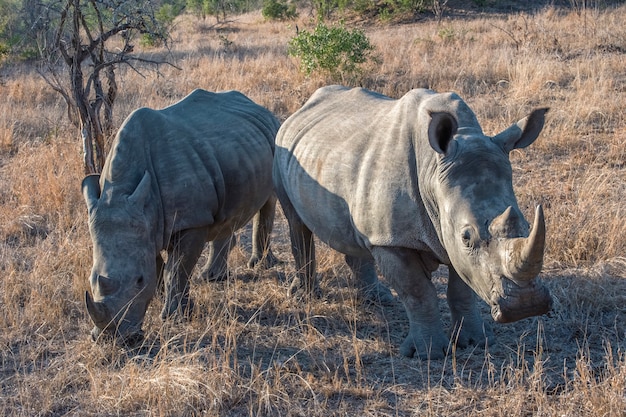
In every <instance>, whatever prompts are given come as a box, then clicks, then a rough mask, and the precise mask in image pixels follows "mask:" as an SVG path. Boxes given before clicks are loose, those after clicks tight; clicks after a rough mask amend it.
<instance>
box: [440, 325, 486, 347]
mask: <svg viewBox="0 0 626 417" xmlns="http://www.w3.org/2000/svg"><path fill="white" fill-rule="evenodd" d="M459 327H460V328H459ZM450 339H451V340H452V343H453V344H456V347H457V348H459V349H464V348H466V347H469V346H481V345H482V346H485V345H486V344H488V343H492V342H493V341H494V340H495V336H494V334H493V331H492V330H491V326H489V325H488V324H487V323H485V322H483V321H482V320H480V319H478V320H463V321H462V322H461V323H456V324H455V325H454V326H453V327H452V328H451V329H450Z"/></svg>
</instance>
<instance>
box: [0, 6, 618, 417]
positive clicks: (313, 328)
mask: <svg viewBox="0 0 626 417" xmlns="http://www.w3.org/2000/svg"><path fill="white" fill-rule="evenodd" d="M625 18H626V7H623V6H622V7H620V8H618V9H616V10H612V11H610V12H593V11H590V12H588V13H587V14H585V15H584V16H581V15H578V14H575V13H564V12H562V11H559V10H557V9H546V10H543V11H541V12H539V13H536V14H533V15H527V14H514V15H507V16H476V17H467V18H465V19H462V20H444V21H443V22H442V23H441V24H440V25H437V24H436V23H434V22H433V23H431V22H421V23H419V24H411V25H399V26H375V27H367V28H366V31H367V34H368V36H369V37H370V39H371V40H372V42H373V43H374V44H375V45H377V53H378V58H379V60H378V61H379V63H378V64H376V65H372V67H371V68H370V69H369V71H368V72H367V73H366V75H364V76H363V78H362V79H361V80H359V83H360V84H362V85H363V86H365V87H369V88H371V89H375V90H377V91H380V92H382V93H385V94H388V95H391V96H395V97H398V96H401V95H402V94H404V93H405V92H406V91H407V90H409V89H411V88H415V87H430V88H433V89H436V90H440V91H444V90H454V91H456V92H458V93H459V94H460V95H461V96H462V97H464V98H465V99H466V101H467V102H468V103H469V104H470V106H472V108H473V109H474V110H475V112H476V114H477V116H478V118H479V120H480V121H481V123H482V125H483V127H484V129H485V131H486V132H488V133H495V132H496V131H498V130H500V129H502V128H504V127H506V126H508V124H510V123H511V122H514V121H516V120H517V119H519V118H521V117H523V116H524V115H525V114H526V113H527V112H528V111H529V110H530V109H531V108H532V107H534V106H549V107H551V111H550V113H549V114H548V122H547V126H546V129H545V131H544V133H543V134H542V137H541V138H540V140H539V141H538V143H537V144H535V145H533V146H532V147H530V148H528V149H525V150H522V151H516V152H515V153H514V154H513V155H512V161H513V165H514V171H515V187H516V190H517V194H518V197H519V199H520V204H521V206H522V209H523V210H524V211H525V212H526V213H527V214H528V215H532V207H533V206H534V205H535V204H537V203H541V204H543V205H544V208H545V212H546V216H547V226H548V233H549V239H548V241H549V246H548V249H547V257H546V268H545V270H544V273H543V277H544V279H545V281H546V282H547V284H548V285H549V286H550V288H551V290H552V293H553V294H554V297H555V308H554V312H553V313H552V314H551V315H550V316H549V317H541V318H534V319H526V320H523V321H521V322H518V323H515V324H512V325H506V326H497V325H494V330H495V332H496V335H497V337H498V343H496V344H495V345H493V346H489V348H487V349H485V348H482V347H480V348H475V349H470V350H464V351H452V352H451V353H450V355H449V356H448V358H447V359H446V360H444V361H436V362H432V363H429V362H427V361H420V360H417V359H406V358H403V357H400V356H399V355H398V351H397V349H398V345H399V343H400V342H401V340H402V339H403V337H404V335H405V332H406V330H407V326H408V324H407V322H406V318H405V314H404V312H403V310H402V307H401V306H400V305H399V304H396V305H394V306H391V307H389V308H380V307H377V306H373V305H369V304H366V303H363V302H361V301H360V300H359V299H358V298H357V297H356V291H355V289H354V288H353V286H352V283H351V281H350V280H349V277H348V275H349V274H348V269H347V268H346V267H345V266H344V265H343V263H342V262H341V256H339V255H337V254H336V253H334V252H332V251H330V250H329V249H327V248H324V247H320V249H319V252H320V255H319V256H320V266H319V272H320V274H321V276H322V287H323V292H324V298H323V299H322V300H315V301H312V302H311V303H309V304H298V303H296V302H294V301H293V300H290V299H289V298H288V297H286V287H287V281H288V280H289V279H290V277H291V276H293V274H294V271H293V263H292V260H291V255H290V253H289V250H288V243H287V239H286V230H285V222H284V220H283V219H282V218H280V217H279V219H278V222H277V225H276V232H275V233H274V242H275V243H274V245H275V250H276V252H277V253H278V254H279V256H280V257H281V258H282V259H283V260H284V261H286V263H285V264H283V265H281V266H279V267H277V268H275V269H273V270H270V271H267V272H261V273H256V272H254V271H250V270H248V269H246V268H244V267H242V266H241V265H244V264H245V259H246V256H247V255H246V252H247V251H248V250H249V245H248V243H249V237H248V235H249V231H248V230H246V231H244V232H242V234H241V237H240V243H241V244H240V245H239V246H238V248H237V249H236V250H235V251H234V253H233V255H232V256H231V264H232V269H233V272H234V277H233V279H231V280H229V281H228V282H225V283H220V284H207V283H202V282H199V281H198V280H196V281H194V282H193V288H192V295H193V296H194V298H195V299H196V302H197V303H196V304H197V306H198V308H197V311H196V312H195V315H194V318H193V320H191V321H190V322H188V323H172V322H165V323H163V322H161V320H160V318H159V317H158V311H159V310H160V304H161V301H160V300H155V301H154V302H153V303H152V305H151V307H150V309H149V311H148V315H147V320H146V323H145V325H144V328H145V330H146V331H147V339H146V343H145V344H144V346H143V347H142V348H141V349H139V351H137V352H126V351H122V350H119V349H117V348H114V347H112V346H108V345H94V344H93V343H91V342H90V341H89V340H88V331H89V329H90V323H89V319H88V317H87V316H86V314H85V309H84V307H83V302H82V299H83V294H84V291H85V290H86V289H87V287H88V283H87V279H86V277H87V274H88V271H89V268H90V266H91V255H90V253H91V251H90V245H91V244H90V240H89V236H88V232H87V228H86V222H85V220H86V213H85V209H84V203H83V201H82V198H81V195H80V190H79V184H80V181H81V176H82V167H81V166H80V164H81V158H80V146H79V143H78V140H77V134H76V132H75V131H73V130H72V128H71V126H69V124H68V122H67V121H66V117H65V109H64V105H63V103H62V101H61V100H60V98H59V97H58V96H56V95H55V94H54V93H53V92H51V90H50V89H49V88H47V87H46V85H45V84H44V83H43V81H42V80H41V79H40V78H38V77H37V76H36V75H35V74H34V73H33V72H32V71H31V70H30V69H29V68H28V66H27V65H15V66H10V67H6V66H5V67H4V68H2V69H1V70H0V72H1V73H0V81H1V83H0V107H1V108H2V112H0V273H1V274H2V277H1V279H0V311H1V315H0V414H3V415H7V416H32V415H81V416H83V415H94V416H105V415H146V416H147V415H163V416H178V415H210V416H217V415H229V416H252V415H253V416H257V415H267V416H278V415H281V416H344V415H363V416H411V415H420V416H422V415H424V416H465V415H481V416H500V415H511V416H528V415H540V416H564V415H566V416H592V415H593V416H596V415H598V416H624V415H625V412H626V411H625V410H626V397H625V396H626V387H625V385H626V356H625V349H626V346H625V343H626V257H625V256H626V239H624V236H626V222H625V221H624V216H625V215H626V210H625V207H626V206H625V203H624V198H626V164H625V161H626V150H625V149H626V148H625V147H624V143H625V141H626V113H625V110H624V109H626V70H625V69H624V64H623V62H624V53H625V51H626V27H625V26H624V25H623V21H624V19H625ZM297 23H298V25H299V26H300V27H306V26H307V25H309V24H310V23H311V22H308V21H307V20H306V19H305V18H302V20H301V21H299V22H297ZM294 34H295V28H294V24H293V23H291V24H288V23H267V22H262V20H261V18H260V15H258V14H254V15H248V16H243V17H241V18H238V19H237V20H236V21H234V22H232V23H231V24H229V25H227V26H224V27H222V28H220V30H216V28H214V27H210V26H209V25H208V24H207V23H201V22H198V21H195V20H194V19H191V18H186V19H181V20H180V21H179V22H178V27H177V30H176V32H175V40H176V42H177V43H176V45H175V48H174V49H173V51H172V57H173V59H175V61H176V64H177V65H178V66H180V67H181V68H182V70H181V71H179V70H176V69H174V68H169V67H162V68H161V73H160V75H159V76H152V75H151V74H149V73H148V72H146V73H144V76H141V75H139V74H137V73H136V72H133V71H129V70H125V71H120V73H119V75H120V80H119V85H120V87H121V91H122V94H121V96H120V98H119V102H118V105H117V107H116V115H117V118H118V120H117V122H118V123H121V121H122V119H123V118H124V117H125V116H126V115H127V114H128V113H129V112H130V111H131V110H133V109H135V108H137V107H140V106H152V107H163V106H166V105H168V104H171V103H172V102H174V101H176V100H178V99H179V98H181V97H182V96H184V95H186V94H187V93H188V92H189V91H190V90H192V89H193V88H196V87H201V88H205V89H209V90H224V89H237V90H241V91H242V92H244V93H245V94H247V95H249V96H250V97H251V98H253V99H254V100H256V101H257V102H259V103H261V104H263V105H265V106H267V107H268V108H269V109H270V110H272V111H274V112H275V113H276V114H277V115H278V116H279V117H280V118H282V119H284V118H286V117H287V116H288V115H289V114H291V113H292V112H293V111H295V110H296V109H297V108H298V107H299V106H300V105H301V104H302V103H303V102H304V101H305V100H306V99H307V98H308V97H309V96H310V94H311V93H312V92H313V91H314V90H315V89H316V88H317V87H319V86H321V85H324V84H327V83H330V82H332V80H326V79H323V78H320V77H318V78H315V77H314V78H311V79H307V78H305V77H304V76H303V75H302V74H301V73H299V72H298V68H297V63H296V62H295V61H294V60H292V59H291V58H289V57H288V56H287V55H286V47H287V46H286V45H287V41H288V39H289V38H290V37H292V36H293V35H294ZM145 53H146V54H165V53H166V51H161V50H149V51H145ZM444 272H445V271H443V270H442V271H441V273H438V274H437V275H436V276H435V278H434V280H435V283H436V285H437V286H438V287H440V294H442V295H441V297H442V299H441V303H442V304H441V308H442V311H444V321H446V322H449V317H448V316H446V314H447V313H446V311H447V309H446V308H445V300H444V298H443V297H444V295H443V294H444V293H445V291H443V287H444V286H445V278H443V276H444V274H443V273H444ZM483 313H484V315H485V317H486V318H487V320H489V318H488V311H487V308H486V307H485V310H484V312H483Z"/></svg>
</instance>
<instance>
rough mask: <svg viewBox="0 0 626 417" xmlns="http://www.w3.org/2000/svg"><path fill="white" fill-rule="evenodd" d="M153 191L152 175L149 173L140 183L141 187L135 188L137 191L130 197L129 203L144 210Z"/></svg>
mask: <svg viewBox="0 0 626 417" xmlns="http://www.w3.org/2000/svg"><path fill="white" fill-rule="evenodd" d="M150 190H151V180H150V174H149V173H148V171H146V172H144V174H143V177H142V178H141V181H139V185H137V188H135V191H133V193H132V194H131V195H130V196H129V197H128V201H129V202H130V203H131V204H133V205H135V206H136V207H138V208H139V209H143V208H144V205H145V203H146V200H147V199H148V196H149V195H150Z"/></svg>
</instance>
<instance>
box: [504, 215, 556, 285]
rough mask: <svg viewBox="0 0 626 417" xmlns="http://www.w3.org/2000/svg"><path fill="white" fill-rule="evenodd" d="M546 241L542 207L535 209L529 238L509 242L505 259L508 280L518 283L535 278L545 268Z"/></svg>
mask: <svg viewBox="0 0 626 417" xmlns="http://www.w3.org/2000/svg"><path fill="white" fill-rule="evenodd" d="M545 241H546V224H545V220H544V217H543V209H542V208H541V205H539V206H537V208H536V209H535V221H534V224H533V228H532V230H531V231H530V236H528V237H527V238H515V239H511V240H509V241H508V244H507V251H506V257H505V262H506V264H505V268H506V270H507V271H508V274H507V275H508V276H507V278H510V279H512V280H513V281H516V282H518V283H521V282H525V281H530V280H532V279H533V278H535V277H536V276H537V275H538V274H539V272H541V267H542V266H543V251H544V248H545Z"/></svg>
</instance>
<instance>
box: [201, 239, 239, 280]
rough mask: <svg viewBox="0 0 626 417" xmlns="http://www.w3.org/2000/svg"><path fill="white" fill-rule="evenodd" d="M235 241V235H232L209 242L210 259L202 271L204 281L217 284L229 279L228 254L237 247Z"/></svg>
mask: <svg viewBox="0 0 626 417" xmlns="http://www.w3.org/2000/svg"><path fill="white" fill-rule="evenodd" d="M235 240H236V239H235V237H234V235H230V236H229V237H227V238H225V239H217V240H214V241H211V242H209V258H208V260H207V262H206V264H204V266H203V267H202V270H201V271H200V276H201V277H202V279H204V280H205V281H212V282H217V281H224V280H225V279H227V278H228V254H230V251H231V250H232V249H233V247H234V246H235Z"/></svg>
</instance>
